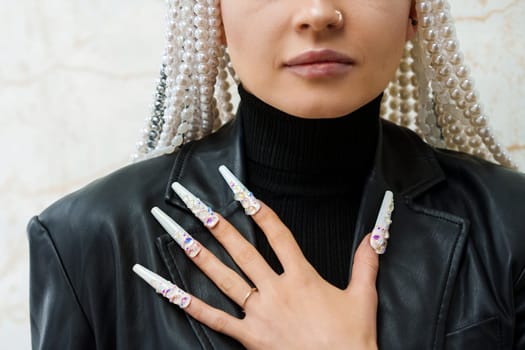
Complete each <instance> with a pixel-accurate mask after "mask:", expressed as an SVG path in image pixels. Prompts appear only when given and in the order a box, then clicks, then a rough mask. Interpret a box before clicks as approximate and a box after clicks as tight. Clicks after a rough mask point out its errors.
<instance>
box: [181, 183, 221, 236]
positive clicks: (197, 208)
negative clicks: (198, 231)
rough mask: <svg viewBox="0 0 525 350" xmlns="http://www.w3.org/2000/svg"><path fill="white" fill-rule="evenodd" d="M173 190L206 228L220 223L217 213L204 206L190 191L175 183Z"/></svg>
mask: <svg viewBox="0 0 525 350" xmlns="http://www.w3.org/2000/svg"><path fill="white" fill-rule="evenodd" d="M171 188H173V190H174V191H175V193H176V194H177V195H178V196H179V197H180V199H182V201H183V202H184V204H186V206H187V207H188V209H190V210H191V212H192V213H193V215H195V216H196V217H197V218H198V219H199V220H200V221H202V223H203V224H204V226H206V227H208V228H212V227H214V226H215V225H217V223H218V222H219V217H218V216H217V214H215V212H214V211H213V210H212V209H211V208H210V207H208V206H207V205H206V204H204V203H203V202H202V201H201V200H200V199H199V198H197V197H196V196H195V195H194V194H193V193H191V192H190V191H188V190H187V189H186V188H185V187H184V186H182V185H181V184H180V183H178V182H175V183H173V185H171Z"/></svg>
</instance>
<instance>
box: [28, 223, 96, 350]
mask: <svg viewBox="0 0 525 350" xmlns="http://www.w3.org/2000/svg"><path fill="white" fill-rule="evenodd" d="M27 231H28V238H29V250H30V314H31V341H32V347H33V350H45V349H53V350H56V349H75V350H84V349H86V350H87V349H91V350H92V349H96V345H95V341H94V336H93V331H92V329H91V327H90V325H89V323H88V321H87V317H86V315H85V313H84V311H83V310H82V307H81V305H80V303H79V300H78V298H77V295H76V293H75V290H74V289H73V286H72V285H71V283H70V279H69V277H68V274H67V270H66V269H65V267H64V265H63V264H62V260H61V257H60V253H59V252H58V251H57V249H56V247H55V244H54V242H53V239H52V237H51V235H50V234H49V232H48V230H47V229H46V228H45V227H44V226H43V225H42V224H41V223H40V221H39V220H38V218H37V217H34V218H33V219H31V221H30V222H29V224H28V228H27Z"/></svg>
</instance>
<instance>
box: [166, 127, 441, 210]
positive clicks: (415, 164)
mask: <svg viewBox="0 0 525 350" xmlns="http://www.w3.org/2000/svg"><path fill="white" fill-rule="evenodd" d="M241 129H242V127H241V123H240V121H239V118H236V119H235V120H233V121H232V122H230V123H228V124H227V125H225V126H223V127H222V128H221V129H220V130H219V131H218V132H216V133H215V134H213V135H211V136H210V137H208V138H207V139H206V140H205V141H204V140H201V141H196V142H192V143H190V144H188V145H187V146H186V147H184V148H182V150H181V151H180V152H178V153H177V154H176V155H175V161H174V165H173V169H172V171H171V174H170V178H169V181H168V183H167V188H166V194H165V199H166V200H167V201H168V202H170V203H172V204H174V205H175V206H178V207H180V208H182V209H184V210H187V209H186V206H185V205H184V203H183V202H182V201H181V200H180V198H178V197H177V195H176V194H175V193H174V191H173V190H172V189H171V184H172V183H173V182H175V181H178V182H181V183H182V184H185V183H193V184H197V185H198V186H194V187H193V188H192V189H191V190H192V191H194V194H195V195H197V196H198V197H199V198H201V199H204V200H205V201H206V202H207V203H208V204H210V205H211V206H212V207H213V208H215V209H216V210H218V211H219V212H221V209H222V210H224V209H226V208H227V207H229V206H230V205H231V204H232V203H233V202H234V200H233V198H232V196H231V195H230V193H229V189H228V188H227V186H224V183H223V180H222V178H221V177H220V174H219V171H218V168H219V166H220V165H223V164H224V165H226V166H227V167H228V168H230V170H232V172H233V173H234V174H236V176H237V177H239V179H240V180H241V181H244V180H245V177H246V171H245V166H244V163H243V160H244V152H243V140H242V137H243V135H242V130H241ZM203 141H204V142H203ZM193 154H198V157H192V155H193ZM188 159H191V162H187V160H188ZM444 179H445V176H444V174H443V171H442V170H441V167H440V166H439V164H438V162H437V160H436V158H435V155H434V153H433V151H432V149H431V148H430V147H429V146H428V145H426V144H425V143H423V142H422V141H421V140H420V139H419V138H417V137H415V135H413V133H412V132H411V131H409V130H407V129H403V128H400V127H398V126H396V125H394V124H392V123H390V122H387V121H384V120H382V121H381V123H380V125H379V137H378V144H377V147H376V155H375V165H374V168H373V170H372V172H371V174H370V176H369V179H368V182H367V183H368V185H367V186H366V187H367V188H366V189H368V187H369V186H371V185H374V186H379V187H381V189H385V190H386V189H389V190H392V191H393V192H394V193H396V194H398V195H401V196H403V197H405V198H414V197H416V196H417V195H419V194H421V193H423V192H425V191H426V190H428V189H430V188H431V187H432V186H434V185H435V184H437V183H439V182H441V181H443V180H444ZM383 192H384V191H383ZM364 193H367V195H369V194H368V192H367V191H365V192H364Z"/></svg>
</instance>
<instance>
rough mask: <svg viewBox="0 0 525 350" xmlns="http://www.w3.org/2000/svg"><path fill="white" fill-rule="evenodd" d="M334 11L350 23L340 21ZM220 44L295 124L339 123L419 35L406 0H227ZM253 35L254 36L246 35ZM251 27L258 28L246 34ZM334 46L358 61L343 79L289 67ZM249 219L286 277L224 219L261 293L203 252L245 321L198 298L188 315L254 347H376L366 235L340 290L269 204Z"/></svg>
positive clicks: (224, 231)
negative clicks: (297, 59)
mask: <svg viewBox="0 0 525 350" xmlns="http://www.w3.org/2000/svg"><path fill="white" fill-rule="evenodd" d="M336 10H339V11H341V12H342V14H343V18H344V22H343V23H342V24H340V25H334V23H336V22H337V15H336V12H335V11H336ZM221 11H222V16H223V26H224V28H223V30H224V32H223V40H224V43H226V44H227V45H228V48H229V53H230V57H231V60H232V64H233V66H234V68H235V70H236V72H237V74H238V75H239V77H240V79H241V81H242V83H243V85H244V87H245V88H246V89H247V90H248V91H250V92H251V93H252V94H254V95H255V96H257V97H258V98H260V99H261V100H263V101H265V102H266V103H268V104H270V105H272V106H274V107H276V108H278V109H280V110H282V111H284V112H286V113H288V114H291V115H294V116H297V117H303V118H335V117H339V116H343V115H346V114H348V113H351V112H353V111H355V110H356V109H358V108H360V107H361V106H363V105H365V104H366V103H368V102H370V101H371V100H372V99H374V98H375V97H376V96H378V95H379V94H380V93H381V92H382V91H383V90H384V89H385V87H386V86H387V84H388V82H389V81H390V80H391V78H392V77H393V75H394V73H395V70H396V68H397V66H398V65H399V61H400V58H401V56H402V53H403V48H404V45H405V43H406V41H407V40H410V39H411V38H412V37H413V36H414V34H415V30H416V28H415V26H413V25H412V24H411V20H410V19H409V17H413V18H415V10H414V4H413V3H411V2H410V1H408V0H242V1H239V0H222V1H221ZM247 28H248V30H247ZM250 28H253V30H250ZM320 48H328V49H333V50H336V51H339V52H342V53H344V54H346V55H348V56H350V57H351V58H352V59H353V61H354V64H353V66H352V67H351V69H349V70H348V71H347V72H345V73H344V74H340V75H337V76H331V77H322V78H315V79H313V78H304V77H299V76H297V75H295V74H292V73H290V71H289V70H288V69H286V68H285V67H284V66H283V63H284V62H286V61H287V60H289V59H291V58H293V57H295V56H297V55H298V54H301V53H303V52H305V51H306V50H310V49H320ZM253 219H254V221H255V223H256V224H257V225H259V227H261V229H262V231H263V232H264V233H265V235H266V236H267V238H268V241H269V243H270V245H271V246H272V248H273V250H274V251H275V253H276V255H277V257H278V258H279V260H280V261H281V264H282V266H283V268H284V271H285V272H284V273H283V274H281V275H277V274H276V273H275V272H274V271H273V270H272V269H271V268H270V267H269V265H268V264H267V263H266V262H265V261H264V259H263V258H262V256H261V255H260V254H259V253H258V252H257V250H256V249H255V247H253V246H252V245H251V244H250V243H249V242H247V241H246V240H245V239H244V238H243V236H242V235H241V234H240V233H239V232H238V231H237V230H236V229H235V228H234V227H233V226H231V225H230V224H229V223H228V222H227V221H226V220H225V219H224V218H221V219H220V222H219V224H218V225H217V226H215V227H214V228H212V229H210V232H211V233H212V234H213V235H214V236H215V238H216V239H217V240H218V241H219V242H220V243H221V244H222V245H223V246H224V247H225V249H226V250H227V251H228V252H229V254H230V255H231V256H232V258H233V259H234V260H235V262H236V263H237V265H238V266H239V267H240V268H241V269H242V270H243V271H244V272H245V274H246V275H247V276H248V278H249V279H250V280H251V282H252V283H253V284H254V285H255V286H256V287H257V288H258V291H257V292H255V293H253V294H251V296H250V297H249V298H248V299H247V300H246V304H245V305H243V302H244V300H245V297H246V295H247V293H248V292H249V291H250V289H251V287H250V285H249V284H248V283H247V281H245V280H244V279H243V278H241V276H239V275H237V274H236V273H235V272H234V271H233V270H231V269H229V268H228V267H226V266H225V265H224V264H222V262H220V261H219V260H218V259H217V258H216V257H215V256H214V255H213V254H212V253H211V252H210V251H208V250H207V249H206V248H205V247H203V249H202V250H201V251H200V253H199V254H198V255H197V256H196V257H193V258H192V259H193V261H194V262H195V264H196V265H197V266H198V267H199V268H201V270H202V271H203V272H204V273H206V274H207V275H208V276H209V277H210V279H212V280H213V281H214V282H215V284H216V285H217V286H218V287H219V288H220V289H221V290H222V291H223V292H224V293H225V294H226V295H227V296H229V297H230V298H231V299H232V300H233V301H235V302H236V303H237V304H239V305H240V306H242V307H244V308H245V311H246V316H245V318H244V319H242V320H239V319H237V318H235V317H233V316H231V315H228V314H226V313H224V312H223V311H221V310H218V309H215V308H213V307H211V306H209V305H208V304H206V302H205V301H202V300H199V299H198V298H195V297H193V299H192V301H191V303H190V305H189V306H188V307H187V308H186V309H185V311H186V312H188V314H190V315H191V316H192V317H194V318H195V319H197V320H199V321H200V322H202V323H204V324H206V325H207V326H209V327H210V328H212V329H214V330H216V331H218V332H222V333H224V334H227V335H229V336H231V337H233V338H235V339H237V340H238V341H240V342H241V343H242V344H243V345H244V346H245V347H246V348H248V349H265V350H272V349H306V350H307V349H334V350H336V349H361V350H365V349H377V334H376V326H377V325H376V317H377V316H376V314H377V291H376V287H375V283H376V278H377V272H378V269H379V261H378V257H377V255H376V253H375V252H374V251H373V250H372V248H371V247H370V245H369V243H368V242H369V237H370V236H369V235H367V236H366V237H365V238H364V240H363V241H362V242H361V245H360V246H359V248H358V250H357V251H356V253H355V256H354V261H353V265H352V277H351V280H350V283H349V285H348V287H347V288H346V289H344V290H341V289H339V288H336V287H334V286H332V285H331V284H329V283H328V282H326V281H325V280H323V279H322V278H321V277H320V276H319V274H318V273H317V272H316V271H315V269H314V268H313V267H312V266H311V265H310V264H309V262H308V261H307V260H306V259H305V257H304V255H303V254H302V252H301V250H300V248H299V246H298V245H297V243H296V241H295V239H294V237H293V234H292V233H291V232H290V230H289V229H288V228H287V227H286V226H285V225H284V224H283V223H282V222H281V220H280V219H279V218H278V216H277V215H276V214H275V213H274V212H273V211H272V210H271V209H270V208H269V207H267V206H266V205H264V203H262V207H261V210H260V211H259V212H258V213H257V214H255V215H253Z"/></svg>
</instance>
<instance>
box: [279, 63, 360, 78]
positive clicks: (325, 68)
mask: <svg viewBox="0 0 525 350" xmlns="http://www.w3.org/2000/svg"><path fill="white" fill-rule="evenodd" d="M285 67H286V69H288V70H289V71H290V72H292V73H294V74H296V75H299V76H301V77H303V78H309V79H314V78H330V77H337V76H340V75H343V74H346V73H348V71H349V70H350V69H351V68H352V64H347V63H338V62H323V63H312V64H301V65H295V66H285Z"/></svg>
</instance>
